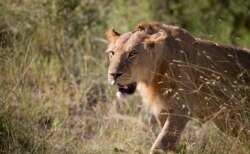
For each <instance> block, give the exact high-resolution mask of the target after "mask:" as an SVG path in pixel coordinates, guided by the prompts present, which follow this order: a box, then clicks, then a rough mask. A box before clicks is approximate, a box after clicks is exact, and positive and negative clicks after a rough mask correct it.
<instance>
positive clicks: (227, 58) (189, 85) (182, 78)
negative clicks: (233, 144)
mask: <svg viewBox="0 0 250 154" xmlns="http://www.w3.org/2000/svg"><path fill="white" fill-rule="evenodd" d="M107 35H108V40H109V42H110V44H109V46H108V48H107V52H108V54H109V60H110V65H109V68H108V80H109V82H110V83H111V84H112V85H116V86H117V89H118V91H117V96H118V97H125V96H127V95H132V94H134V93H135V91H136V89H137V90H138V91H139V93H140V94H141V96H142V99H143V101H144V102H145V103H147V104H148V105H149V106H150V107H151V108H152V109H153V111H154V114H155V116H156V119H157V121H158V123H159V125H160V126H161V127H162V130H161V132H160V134H159V136H158V137H157V139H156V141H155V142H154V144H153V146H152V148H151V152H152V153H153V152H154V150H156V149H162V150H163V151H165V152H167V151H172V150H175V147H176V143H177V141H178V139H179V137H180V134H181V132H182V131H183V129H184V128H185V126H186V124H187V122H188V121H189V120H190V118H191V117H198V118H199V119H200V120H201V121H202V120H213V121H214V123H215V124H216V125H217V126H218V128H220V129H221V130H222V131H224V132H225V133H227V134H230V135H233V136H238V135H240V138H244V139H249V128H250V127H249V123H250V122H249V117H250V99H249V95H250V50H247V49H240V48H236V47H231V46H226V45H221V44H217V43H214V42H210V41H207V40H202V39H199V38H194V37H193V36H192V35H190V34H189V33H188V32H187V31H186V30H184V29H181V28H179V27H176V26H169V25H165V24H160V23H156V22H152V23H144V24H139V25H138V26H137V27H136V28H135V30H134V31H132V32H127V33H124V34H119V33H118V32H116V31H115V30H114V29H112V30H110V31H109V32H108V34H107Z"/></svg>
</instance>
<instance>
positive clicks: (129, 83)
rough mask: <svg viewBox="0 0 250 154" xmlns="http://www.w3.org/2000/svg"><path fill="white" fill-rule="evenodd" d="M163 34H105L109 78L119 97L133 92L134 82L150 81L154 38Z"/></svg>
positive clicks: (140, 32)
mask: <svg viewBox="0 0 250 154" xmlns="http://www.w3.org/2000/svg"><path fill="white" fill-rule="evenodd" d="M163 36H164V35H162V34H161V35H160V34H154V35H147V34H146V33H145V32H143V31H136V32H128V33H125V34H122V35H120V34H119V33H117V32H115V31H114V30H112V31H111V32H109V33H108V37H109V40H110V44H109V46H108V49H107V52H108V54H109V61H110V65H109V68H108V80H109V82H110V83H111V84H112V85H116V86H117V89H118V92H117V96H118V97H124V96H126V95H132V94H134V92H135V90H136V87H137V84H138V83H140V82H150V80H152V77H153V73H152V72H154V55H155V47H156V45H155V41H159V37H163Z"/></svg>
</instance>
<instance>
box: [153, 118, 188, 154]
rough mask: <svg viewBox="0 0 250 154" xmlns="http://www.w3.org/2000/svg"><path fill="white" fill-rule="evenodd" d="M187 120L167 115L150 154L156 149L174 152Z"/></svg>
mask: <svg viewBox="0 0 250 154" xmlns="http://www.w3.org/2000/svg"><path fill="white" fill-rule="evenodd" d="M188 120H189V118H188V117H185V116H184V115H178V114H174V113H169V115H168V118H167V120H166V122H165V124H164V126H163V128H162V130H161V132H160V134H159V135H158V137H157V139H156V140H155V142H154V144H153V146H152V148H151V150H150V153H151V154H153V153H155V151H156V150H157V149H161V150H163V151H164V152H168V151H174V150H175V146H176V142H177V141H178V140H179V137H180V135H181V133H182V131H183V129H184V128H185V126H186V124H187V122H188Z"/></svg>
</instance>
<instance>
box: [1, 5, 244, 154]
mask: <svg viewBox="0 0 250 154" xmlns="http://www.w3.org/2000/svg"><path fill="white" fill-rule="evenodd" d="M151 4H152V2H151V1H147V0H143V1H140V2H138V1H129V2H127V1H116V0H114V1H106V0H104V1H101V0H100V1H99V0H97V1H91V0H87V1H80V0H69V1H66V0H63V1H61V0H50V1H49V0H38V1H35V2H34V1H27V0H20V1H16V0H9V1H4V2H3V1H1V2H0V71H1V72H0V153H93V154H94V153H148V151H149V149H150V146H151V144H152V143H153V141H154V139H155V138H156V135H157V131H159V130H158V129H157V128H155V125H156V124H155V123H154V122H152V121H154V120H151V116H150V115H149V114H148V112H147V111H146V109H144V107H143V105H141V103H140V99H138V97H137V96H135V97H133V99H131V100H128V101H126V102H121V101H119V100H117V99H116V97H115V96H114V89H112V87H110V86H109V85H108V84H107V82H106V66H107V58H106V55H105V53H104V50H105V48H106V45H107V41H106V39H105V33H106V31H107V29H108V28H109V27H115V28H116V29H118V30H119V31H121V32H125V31H127V30H130V29H132V28H133V27H134V26H135V25H136V24H137V23H139V22H143V21H145V20H153V19H156V18H155V16H154V15H153V14H152V12H150V11H149V10H152V11H153V9H154V8H151V6H152V5H151ZM127 6H129V7H127ZM171 6H173V7H175V6H174V5H171ZM155 14H156V15H157V12H156V13H155ZM173 16H174V15H173ZM169 17H170V16H167V15H166V16H163V18H162V19H161V21H162V22H165V23H168V21H166V19H169ZM165 18H166V19H165ZM190 30H192V27H191V28H190ZM197 31H198V30H197ZM242 31H244V30H242ZM196 33H199V32H196ZM213 35H214V34H213ZM245 37H246V38H248V37H247V36H245ZM215 39H216V38H215ZM193 127H196V125H195V124H192V123H191V124H190V126H189V127H188V129H191V131H189V132H188V131H187V132H186V133H184V135H183V140H182V142H181V144H180V145H181V146H180V153H185V151H187V150H188V149H190V150H191V151H193V152H194V153H201V152H202V153H225V151H223V150H222V149H223V148H224V147H227V148H229V149H230V147H231V145H232V144H233V143H232V140H230V139H228V138H227V137H225V136H223V137H221V134H220V132H219V131H215V130H213V129H212V128H214V127H213V126H212V125H210V124H207V126H204V128H203V129H202V130H201V131H200V132H201V133H200V135H198V139H197V140H198V141H194V140H192V138H194V134H195V131H196V129H195V128H193ZM203 131H204V132H205V133H203ZM224 139H225V140H224ZM215 140H216V142H214V141H215ZM220 141H222V142H220ZM217 142H218V144H217ZM233 145H234V144H233ZM239 146H240V145H239ZM236 147H238V144H237V146H236ZM235 151H240V152H242V151H243V152H245V153H247V152H246V151H244V148H234V149H233V150H231V151H230V152H231V153H234V152H235ZM240 152H239V153H240Z"/></svg>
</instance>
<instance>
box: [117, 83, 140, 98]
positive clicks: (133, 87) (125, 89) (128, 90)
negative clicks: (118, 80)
mask: <svg viewBox="0 0 250 154" xmlns="http://www.w3.org/2000/svg"><path fill="white" fill-rule="evenodd" d="M136 86H137V84H136V83H131V84H128V85H126V86H123V85H119V84H117V87H118V91H119V92H121V93H125V94H129V95H132V94H134V93H135V90H136Z"/></svg>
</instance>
